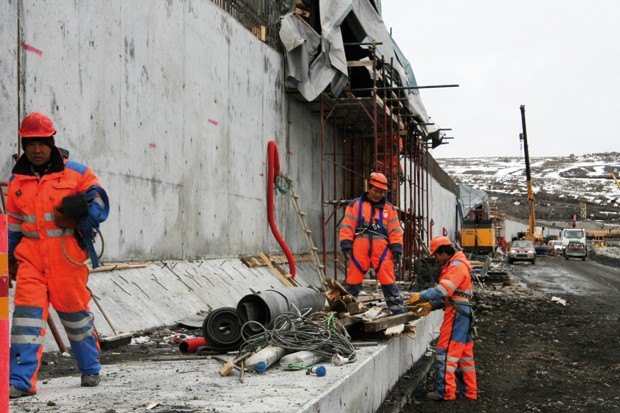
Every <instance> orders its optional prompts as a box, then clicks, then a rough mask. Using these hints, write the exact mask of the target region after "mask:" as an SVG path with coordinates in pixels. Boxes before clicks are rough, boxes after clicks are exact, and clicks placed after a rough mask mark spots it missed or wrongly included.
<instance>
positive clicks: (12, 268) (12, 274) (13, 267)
mask: <svg viewBox="0 0 620 413" xmlns="http://www.w3.org/2000/svg"><path fill="white" fill-rule="evenodd" d="M18 267H19V264H18V263H17V260H16V259H15V258H13V259H9V288H13V281H15V280H17V268H18Z"/></svg>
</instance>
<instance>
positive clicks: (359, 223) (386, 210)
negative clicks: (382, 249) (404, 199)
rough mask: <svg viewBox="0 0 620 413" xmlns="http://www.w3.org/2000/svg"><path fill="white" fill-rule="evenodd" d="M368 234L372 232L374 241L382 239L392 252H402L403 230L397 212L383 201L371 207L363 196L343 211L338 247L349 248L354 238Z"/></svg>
mask: <svg viewBox="0 0 620 413" xmlns="http://www.w3.org/2000/svg"><path fill="white" fill-rule="evenodd" d="M360 208H361V209H360ZM373 225H374V227H373ZM369 232H372V235H373V239H374V240H379V239H383V240H384V241H385V242H386V243H387V244H389V245H390V247H391V249H392V251H393V252H402V249H403V229H402V228H401V226H400V220H399V219H398V211H397V210H396V208H394V206H393V205H392V204H390V203H389V202H385V200H383V201H380V202H378V203H375V204H374V205H373V204H372V203H371V202H370V201H368V200H367V198H366V196H365V195H364V196H362V197H360V198H356V199H354V200H353V201H351V202H350V203H349V205H348V206H347V208H346V210H345V213H344V219H343V220H342V226H341V228H340V245H341V247H347V246H348V247H350V246H351V245H352V244H353V240H354V239H355V237H356V236H365V235H367V233H369Z"/></svg>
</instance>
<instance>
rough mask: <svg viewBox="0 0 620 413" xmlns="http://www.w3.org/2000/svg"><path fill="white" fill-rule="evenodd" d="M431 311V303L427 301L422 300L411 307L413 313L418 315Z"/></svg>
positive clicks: (423, 315) (424, 315)
mask: <svg viewBox="0 0 620 413" xmlns="http://www.w3.org/2000/svg"><path fill="white" fill-rule="evenodd" d="M431 311H433V305H432V304H431V303H430V302H428V301H422V302H420V303H417V304H416V305H415V306H414V307H413V313H414V314H415V315H417V316H420V317H426V316H427V315H428V314H429V313H430V312H431Z"/></svg>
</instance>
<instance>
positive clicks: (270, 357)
mask: <svg viewBox="0 0 620 413" xmlns="http://www.w3.org/2000/svg"><path fill="white" fill-rule="evenodd" d="M285 354H286V350H285V349H283V348H282V347H276V346H267V347H265V348H264V349H262V350H261V351H259V352H258V353H256V354H254V355H253V356H252V357H250V358H248V359H247V360H246V362H245V365H246V366H247V367H248V368H252V367H254V370H256V371H257V372H258V373H261V374H262V373H264V372H265V371H266V370H267V369H268V368H269V366H271V365H272V364H273V363H275V362H276V361H278V360H280V358H282V356H284V355H285Z"/></svg>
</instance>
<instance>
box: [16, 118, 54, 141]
mask: <svg viewBox="0 0 620 413" xmlns="http://www.w3.org/2000/svg"><path fill="white" fill-rule="evenodd" d="M55 133H56V128H55V127H54V122H52V120H51V119H50V118H48V117H47V116H45V115H44V114H42V113H40V112H32V113H31V114H29V115H28V116H26V117H25V118H24V120H22V124H21V126H20V127H19V136H21V137H22V138H51V137H52V136H54V134H55Z"/></svg>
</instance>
